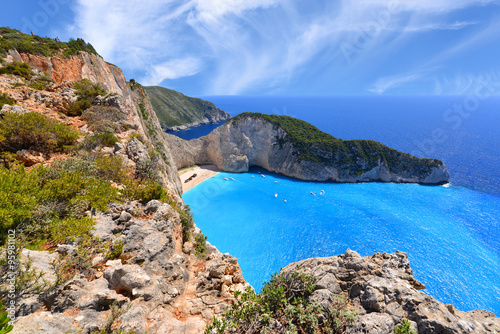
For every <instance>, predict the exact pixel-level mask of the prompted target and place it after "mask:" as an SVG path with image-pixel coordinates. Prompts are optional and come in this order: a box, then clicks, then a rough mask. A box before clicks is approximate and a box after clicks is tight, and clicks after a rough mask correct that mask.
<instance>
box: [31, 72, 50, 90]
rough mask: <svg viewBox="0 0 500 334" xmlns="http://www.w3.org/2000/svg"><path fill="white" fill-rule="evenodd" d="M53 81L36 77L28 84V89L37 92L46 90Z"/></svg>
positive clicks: (47, 77) (43, 77)
mask: <svg viewBox="0 0 500 334" xmlns="http://www.w3.org/2000/svg"><path fill="white" fill-rule="evenodd" d="M53 83H54V80H53V79H52V78H51V77H50V76H48V75H44V76H41V77H36V78H35V79H34V80H33V79H32V81H31V82H30V83H29V84H28V86H29V87H31V88H33V89H37V90H46V89H47V87H48V86H49V85H50V84H53Z"/></svg>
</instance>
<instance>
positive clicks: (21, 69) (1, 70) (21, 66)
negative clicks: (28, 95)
mask: <svg viewBox="0 0 500 334" xmlns="http://www.w3.org/2000/svg"><path fill="white" fill-rule="evenodd" d="M0 74H11V75H17V76H19V77H22V78H24V79H26V80H29V79H31V77H32V76H33V75H34V73H33V71H32V70H31V68H30V66H29V65H28V64H26V63H20V62H17V61H15V62H13V63H11V64H7V65H6V66H4V67H0Z"/></svg>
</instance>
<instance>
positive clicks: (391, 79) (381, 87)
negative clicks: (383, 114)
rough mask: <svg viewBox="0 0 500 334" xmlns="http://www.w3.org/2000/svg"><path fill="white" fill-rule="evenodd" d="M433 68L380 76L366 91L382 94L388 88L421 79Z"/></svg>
mask: <svg viewBox="0 0 500 334" xmlns="http://www.w3.org/2000/svg"><path fill="white" fill-rule="evenodd" d="M434 70H435V69H425V70H420V71H416V72H413V73H403V74H398V75H394V76H388V77H382V78H379V79H377V81H376V82H375V83H374V84H373V88H370V89H368V91H370V92H372V93H376V94H384V93H385V92H386V91H388V90H390V89H394V88H398V87H401V86H403V85H405V84H407V83H410V82H414V81H416V80H419V79H422V78H423V77H425V76H426V75H427V74H429V73H431V72H432V71H434Z"/></svg>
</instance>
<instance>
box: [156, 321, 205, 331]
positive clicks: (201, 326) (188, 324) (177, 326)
mask: <svg viewBox="0 0 500 334" xmlns="http://www.w3.org/2000/svg"><path fill="white" fill-rule="evenodd" d="M205 326H206V324H205V322H204V321H202V320H201V319H199V318H188V319H187V320H186V321H184V322H183V321H179V320H177V319H169V320H167V321H166V322H165V323H163V324H162V325H161V327H160V328H159V329H158V331H157V333H169V334H199V333H203V332H204V330H205Z"/></svg>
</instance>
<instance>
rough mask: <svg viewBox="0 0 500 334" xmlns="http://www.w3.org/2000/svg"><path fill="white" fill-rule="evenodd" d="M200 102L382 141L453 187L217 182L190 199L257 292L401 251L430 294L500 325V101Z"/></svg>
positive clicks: (258, 179) (241, 177) (244, 178)
mask: <svg viewBox="0 0 500 334" xmlns="http://www.w3.org/2000/svg"><path fill="white" fill-rule="evenodd" d="M204 98H205V99H208V100H210V101H212V102H214V103H215V104H216V105H217V106H218V107H219V108H221V109H223V110H226V111H228V112H229V113H230V114H232V115H236V114H238V113H240V112H243V111H255V112H263V113H274V114H284V115H290V116H293V117H297V118H301V119H304V120H306V121H308V122H310V123H312V124H314V125H316V126H317V127H318V128H320V129H321V130H323V131H326V132H329V133H331V134H332V135H334V136H336V137H338V138H342V139H352V138H358V139H374V140H378V141H381V142H382V143H384V144H387V145H388V146H391V147H394V148H396V149H399V150H402V151H405V152H409V153H413V154H415V155H418V156H426V157H434V158H439V159H442V160H443V161H444V162H445V163H446V164H447V166H448V169H449V170H450V174H451V185H450V186H447V187H444V186H439V187H428V186H420V185H411V184H382V183H369V184H332V183H312V182H301V181H297V180H293V179H289V178H286V177H283V176H279V175H276V174H272V173H268V172H266V171H265V170H263V169H261V168H260V169H258V170H255V169H254V170H252V171H251V173H245V174H236V175H235V174H228V173H220V174H218V175H217V176H215V177H214V178H211V179H209V180H207V181H205V182H204V183H202V184H201V185H199V186H197V187H196V188H194V189H193V190H191V191H189V192H187V193H186V194H184V196H183V197H184V200H185V202H186V203H187V204H189V205H190V206H191V208H192V212H193V214H194V218H195V221H196V224H197V225H198V226H199V227H200V228H201V229H202V230H203V232H204V233H205V234H206V235H207V236H208V240H209V241H210V242H211V243H212V244H214V245H215V246H217V248H219V250H221V251H222V252H229V253H231V254H232V255H234V256H236V257H238V260H239V263H240V265H241V267H242V270H243V274H244V276H245V278H246V279H247V280H248V281H249V282H250V284H252V285H253V286H254V287H255V288H256V289H259V288H260V286H261V284H262V282H264V281H265V280H268V279H269V277H270V275H271V274H272V273H274V272H276V271H278V270H279V269H280V268H281V267H283V266H285V265H287V264H288V263H290V262H293V261H298V260H301V259H305V258H310V257H316V256H331V255H338V254H341V253H344V252H345V250H346V249H347V248H351V249H353V250H355V251H357V252H359V253H360V254H361V255H362V256H367V255H371V254H373V253H374V252H394V251H396V250H402V251H405V252H407V253H408V256H409V258H410V261H411V265H412V268H413V269H414V274H415V276H416V278H417V279H418V280H420V281H421V282H422V283H424V284H425V285H426V286H427V290H426V292H427V293H429V294H431V295H433V296H434V297H436V298H437V299H439V300H440V301H442V302H445V303H452V304H454V305H456V306H457V307H458V308H459V309H462V310H464V311H467V310H471V309H475V308H482V309H487V310H490V311H493V312H495V313H496V314H497V315H500V279H499V277H500V221H499V218H500V196H499V194H500V167H499V166H500V161H499V160H500V134H499V132H498V130H497V129H498V128H499V127H500V121H499V120H500V118H499V114H500V112H499V111H498V107H497V106H499V105H500V104H499V103H498V102H499V101H500V100H499V99H498V98H496V99H493V98H491V99H487V100H484V101H480V103H479V104H478V105H477V106H476V108H472V107H471V105H467V103H469V102H467V100H466V98H464V97H444V98H443V97H440V98H402V97H396V98H365V97H363V98H360V97H355V98H354V97H352V98H351V97H349V98H337V97H336V98H317V97H314V98H296V97H294V98H288V97H287V98H282V97H269V98H261V97H259V98H255V97H208V98H207V97H204ZM454 104H462V105H465V106H467V108H468V109H470V111H468V112H469V114H466V113H465V112H462V114H459V113H457V112H454V111H453V108H454ZM450 108H451V109H450ZM448 109H450V110H451V111H447V110H448ZM455 110H459V109H455ZM464 111H466V110H465V108H464ZM459 115H460V118H459V117H458V116H459ZM459 122H460V124H459ZM257 171H261V172H264V173H265V174H266V177H265V178H264V177H262V176H260V174H258V173H256V172H257ZM229 176H232V177H233V178H235V180H234V181H225V180H223V177H229ZM274 181H278V183H275V182H274ZM321 190H325V194H324V195H319V193H320V191H321ZM310 191H313V192H314V193H315V194H316V196H313V195H311V194H310ZM275 193H277V194H278V197H277V198H276V197H275ZM285 198H286V200H287V202H284V199H285Z"/></svg>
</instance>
